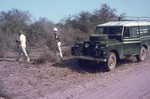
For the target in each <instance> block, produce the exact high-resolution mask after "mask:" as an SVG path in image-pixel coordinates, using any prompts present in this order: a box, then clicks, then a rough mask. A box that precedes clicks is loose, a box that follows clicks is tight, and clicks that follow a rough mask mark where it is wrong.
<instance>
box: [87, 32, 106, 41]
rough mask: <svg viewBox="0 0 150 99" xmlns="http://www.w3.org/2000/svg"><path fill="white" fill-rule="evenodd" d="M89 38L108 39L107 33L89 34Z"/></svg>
mask: <svg viewBox="0 0 150 99" xmlns="http://www.w3.org/2000/svg"><path fill="white" fill-rule="evenodd" d="M90 40H91V41H104V40H108V35H107V34H94V35H90Z"/></svg>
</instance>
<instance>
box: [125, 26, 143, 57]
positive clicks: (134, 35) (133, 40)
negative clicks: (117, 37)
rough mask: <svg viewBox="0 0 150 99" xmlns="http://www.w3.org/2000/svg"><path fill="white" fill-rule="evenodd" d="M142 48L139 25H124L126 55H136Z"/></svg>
mask: <svg viewBox="0 0 150 99" xmlns="http://www.w3.org/2000/svg"><path fill="white" fill-rule="evenodd" d="M140 49H141V39H140V33H139V27H138V26H136V27H124V32H123V54H124V56H128V55H129V56H131V55H136V54H138V53H139V52H140Z"/></svg>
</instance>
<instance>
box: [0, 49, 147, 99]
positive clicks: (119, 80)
mask: <svg viewBox="0 0 150 99" xmlns="http://www.w3.org/2000/svg"><path fill="white" fill-rule="evenodd" d="M37 52H39V51H32V53H31V54H30V56H31V59H32V61H34V60H35V57H33V55H37V54H35V53H37ZM15 57H16V55H15V53H12V52H9V53H7V55H6V56H5V58H3V59H0V96H4V97H8V99H150V83H149V82H150V76H149V75H150V72H149V71H150V61H149V59H150V54H148V57H147V59H146V60H145V61H143V62H136V61H135V59H130V60H123V61H122V62H121V64H119V66H118V67H117V68H116V69H115V70H114V71H111V72H101V70H98V71H97V69H98V68H91V67H88V68H79V67H77V65H76V61H75V60H74V59H72V58H69V59H65V60H64V61H63V62H58V63H55V64H52V63H46V64H42V65H37V64H26V63H20V64H17V62H16V61H15V60H14V58H15ZM91 69H92V70H91Z"/></svg>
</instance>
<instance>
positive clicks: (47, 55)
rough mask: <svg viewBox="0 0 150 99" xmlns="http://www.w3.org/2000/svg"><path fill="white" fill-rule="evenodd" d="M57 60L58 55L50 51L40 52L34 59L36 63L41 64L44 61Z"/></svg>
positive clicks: (53, 61)
mask: <svg viewBox="0 0 150 99" xmlns="http://www.w3.org/2000/svg"><path fill="white" fill-rule="evenodd" d="M58 60H59V58H58V56H57V55H56V54H55V53H53V52H52V51H43V52H41V55H40V57H39V58H38V59H37V60H36V63H37V64H43V63H46V62H51V63H55V62H57V61H58Z"/></svg>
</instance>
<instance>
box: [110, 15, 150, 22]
mask: <svg viewBox="0 0 150 99" xmlns="http://www.w3.org/2000/svg"><path fill="white" fill-rule="evenodd" d="M108 21H150V17H132V16H122V17H116V18H109V19H108Z"/></svg>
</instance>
